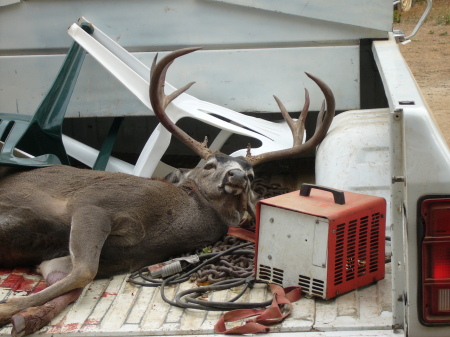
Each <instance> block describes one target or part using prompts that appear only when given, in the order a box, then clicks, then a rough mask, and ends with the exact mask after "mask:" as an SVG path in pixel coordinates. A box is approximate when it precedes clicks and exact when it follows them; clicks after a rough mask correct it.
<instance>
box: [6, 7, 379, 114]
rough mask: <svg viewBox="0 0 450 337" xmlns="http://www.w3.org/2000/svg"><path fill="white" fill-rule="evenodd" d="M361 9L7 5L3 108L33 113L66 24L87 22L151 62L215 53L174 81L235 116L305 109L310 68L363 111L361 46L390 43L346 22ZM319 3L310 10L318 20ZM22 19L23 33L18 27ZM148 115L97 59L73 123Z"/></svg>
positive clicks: (185, 64) (79, 91)
mask: <svg viewBox="0 0 450 337" xmlns="http://www.w3.org/2000/svg"><path fill="white" fill-rule="evenodd" d="M319 2H320V3H321V4H320V6H329V2H328V1H324V0H320V1H319V0H318V1H315V2H314V3H317V4H318V5H317V6H319ZM357 3H359V2H358V1H357V0H352V1H349V2H347V3H346V4H345V6H344V5H341V6H340V7H341V8H342V9H341V10H340V13H342V15H343V17H342V18H341V19H338V20H337V21H342V23H337V22H335V21H333V22H331V21H327V20H326V19H325V18H319V17H320V15H322V14H320V8H319V7H318V8H316V9H315V10H314V11H313V12H314V13H316V16H317V17H318V18H309V17H304V16H302V17H299V16H297V15H296V14H295V10H294V9H292V13H291V12H290V10H287V9H284V10H283V12H277V11H273V10H261V9H259V8H250V7H243V6H238V5H232V4H225V3H220V2H208V1H195V0H170V1H167V0H166V1H162V0H159V1H144V0H133V1H131V0H130V1H127V2H126V3H123V2H115V3H114V6H111V4H110V3H109V2H108V3H107V2H105V1H102V0H97V1H90V0H80V1H64V2H58V3H57V4H56V3H55V1H52V0H49V1H45V2H35V1H26V2H21V3H20V4H16V5H13V6H7V7H2V9H1V10H0V102H1V104H2V111H8V112H18V113H25V114H31V113H32V112H33V111H34V109H35V107H36V106H37V105H38V103H39V102H40V98H41V97H42V96H43V95H44V94H45V93H46V91H47V90H48V87H49V86H50V85H51V83H52V81H53V79H54V76H55V74H56V73H57V71H58V67H59V65H60V64H61V63H62V61H63V58H64V51H65V50H66V49H67V48H68V46H69V45H70V42H71V41H70V39H67V36H66V35H65V31H66V28H67V23H68V22H73V20H74V18H77V17H79V16H81V15H85V16H86V17H89V19H91V20H93V21H94V22H96V24H97V25H98V26H99V27H101V29H103V30H104V31H105V33H106V34H107V35H108V36H111V37H112V39H113V40H114V41H118V42H120V44H121V45H122V46H123V47H125V48H126V49H127V50H129V51H131V52H133V54H134V55H135V56H136V57H137V58H139V59H140V60H141V61H142V62H143V63H145V64H147V65H149V64H151V61H152V59H153V56H154V53H155V52H156V51H167V50H173V49H175V48H178V47H182V46H193V45H196V46H197V45H201V46H205V50H207V51H205V52H202V53H200V55H197V56H196V57H195V58H191V57H186V58H183V59H182V60H180V61H179V62H177V63H178V64H179V66H176V65H174V67H173V70H174V72H172V74H169V78H168V80H169V82H170V83H172V84H173V85H175V86H177V87H180V85H181V84H184V83H186V81H191V80H195V81H197V85H195V86H194V87H193V88H192V91H191V93H192V94H193V95H194V96H196V97H200V98H202V99H204V100H206V101H209V102H214V103H216V104H218V105H221V106H225V107H228V108H231V109H233V110H235V111H240V112H242V111H256V112H259V111H260V112H276V111H278V108H277V106H276V104H275V102H274V101H273V99H272V95H273V94H276V95H278V96H280V98H282V99H283V101H284V102H286V106H287V108H288V110H289V111H298V110H299V109H300V107H299V106H298V96H299V93H301V92H302V89H303V87H304V86H305V85H307V86H308V87H310V86H309V84H308V83H309V80H307V79H306V77H305V75H304V74H303V72H304V71H309V72H312V73H314V74H315V75H316V76H318V77H320V78H323V79H327V83H328V84H329V85H330V87H331V88H332V89H333V90H334V91H335V94H336V97H337V100H336V102H337V109H338V110H348V109H357V108H359V101H360V100H359V66H358V65H359V48H358V41H359V39H361V38H383V37H386V36H387V30H374V29H372V28H363V27H361V26H359V27H358V26H356V25H354V23H353V22H348V23H344V22H346V20H347V21H348V20H350V21H351V17H357V16H356V15H353V14H352V13H353V12H354V10H355V6H354V5H355V4H357ZM366 3H367V5H370V6H369V7H367V6H357V7H361V8H373V7H378V9H377V10H374V11H373V12H371V13H370V15H369V14H368V13H369V12H367V13H365V15H366V16H367V17H370V18H372V17H375V16H376V15H378V14H376V13H378V12H379V13H383V12H384V11H385V7H386V4H387V3H388V0H370V1H366ZM277 4H280V5H282V4H283V2H281V1H277ZM286 4H288V1H286ZM314 6H316V5H314ZM314 6H312V5H311V4H310V5H309V6H308V9H307V11H308V13H310V14H311V15H313V14H314V13H313V12H311V10H312V9H313V8H314ZM106 7H107V8H108V10H105V8H106ZM317 11H318V12H317ZM358 11H359V9H358ZM364 11H365V10H364ZM123 13H127V15H126V16H123ZM344 14H345V15H344ZM118 18H120V19H118ZM194 18H195V19H194ZM370 20H371V19H370ZM370 20H369V19H368V20H367V21H368V22H369V21H370ZM375 21H376V20H375ZM17 22H20V29H13V28H11V27H15V25H16V23H17ZM36 27H45V29H36ZM183 27H184V28H183ZM301 47H303V48H301ZM318 65H320V66H318ZM93 79H95V80H93ZM311 89H312V92H311V94H312V95H311V97H312V106H311V108H312V109H314V110H318V109H319V108H320V102H321V99H320V98H319V97H320V95H319V96H318V95H316V93H318V91H316V89H315V88H314V87H311ZM300 95H301V94H300ZM145 114H147V109H146V108H145V106H143V105H142V104H141V103H140V102H138V101H136V100H135V99H134V97H133V96H132V95H130V93H129V92H127V91H126V90H125V89H124V88H122V87H121V86H120V85H119V84H118V83H117V82H116V81H115V80H113V79H112V77H111V76H110V75H108V74H106V73H105V72H104V71H103V69H101V67H99V66H98V65H97V64H96V62H95V61H93V60H92V59H91V58H90V57H89V55H88V56H87V57H86V59H85V62H84V65H83V69H82V71H81V74H80V76H79V79H78V81H77V87H76V88H75V91H74V94H73V98H72V100H71V104H70V105H69V108H68V113H67V116H68V117H92V116H117V115H145Z"/></svg>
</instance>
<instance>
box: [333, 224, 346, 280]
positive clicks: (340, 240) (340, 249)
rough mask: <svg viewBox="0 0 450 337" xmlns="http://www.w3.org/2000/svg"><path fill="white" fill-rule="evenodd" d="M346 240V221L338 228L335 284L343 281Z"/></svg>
mask: <svg viewBox="0 0 450 337" xmlns="http://www.w3.org/2000/svg"><path fill="white" fill-rule="evenodd" d="M344 241H345V223H341V224H339V225H337V228H336V255H335V261H334V265H335V274H334V285H338V284H341V283H342V281H343V272H342V270H343V266H344Z"/></svg>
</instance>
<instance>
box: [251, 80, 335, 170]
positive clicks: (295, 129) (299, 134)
mask: <svg viewBox="0 0 450 337" xmlns="http://www.w3.org/2000/svg"><path fill="white" fill-rule="evenodd" d="M305 74H306V75H307V76H308V77H309V78H310V79H312V80H313V81H314V82H316V84H317V85H318V86H319V88H320V90H322V92H323V94H324V96H325V101H326V107H327V109H326V111H325V104H322V108H321V110H320V112H319V115H318V116H317V125H316V130H315V131H314V135H313V136H312V137H311V138H310V139H309V140H308V141H307V142H306V143H303V134H304V131H305V120H306V116H307V115H308V109H309V93H308V90H306V89H305V104H304V106H303V110H302V112H301V114H300V117H299V119H298V120H297V121H294V120H293V119H292V118H291V116H289V114H288V112H287V110H286V108H285V107H284V105H283V103H281V101H280V100H279V99H278V98H277V97H276V96H274V98H275V100H276V102H277V104H278V107H279V108H280V110H281V114H282V115H283V118H284V119H285V120H286V122H287V124H288V125H289V128H290V129H291V131H292V136H293V137H294V144H293V147H292V148H290V149H284V150H279V151H273V152H267V153H263V154H260V155H257V156H252V155H251V154H250V151H247V156H246V157H245V159H246V160H247V161H248V162H249V163H250V164H252V165H258V164H261V163H264V162H266V161H271V160H279V159H283V158H288V157H293V156H297V155H299V154H300V153H303V152H307V151H309V150H311V149H313V148H315V147H316V146H317V145H319V144H320V142H321V141H322V140H323V139H324V138H325V136H326V134H327V131H328V128H329V127H330V125H331V122H332V121H333V118H334V113H335V100H334V95H333V92H332V91H331V89H330V88H329V87H328V85H326V84H325V83H324V82H322V81H321V80H320V79H318V78H317V77H315V76H313V75H311V74H308V73H305Z"/></svg>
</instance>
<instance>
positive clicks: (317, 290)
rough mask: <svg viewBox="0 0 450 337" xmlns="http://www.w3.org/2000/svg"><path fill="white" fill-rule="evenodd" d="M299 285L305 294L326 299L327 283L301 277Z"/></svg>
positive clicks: (299, 277)
mask: <svg viewBox="0 0 450 337" xmlns="http://www.w3.org/2000/svg"><path fill="white" fill-rule="evenodd" d="M298 285H299V286H300V287H301V288H302V291H303V292H304V293H307V294H311V295H315V296H319V297H322V298H325V282H324V281H322V280H318V279H315V278H310V277H308V276H305V275H299V276H298Z"/></svg>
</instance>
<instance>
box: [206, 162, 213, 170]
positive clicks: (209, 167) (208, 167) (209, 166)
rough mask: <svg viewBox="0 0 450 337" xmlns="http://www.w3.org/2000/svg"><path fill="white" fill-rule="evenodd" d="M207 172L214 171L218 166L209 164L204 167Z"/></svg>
mask: <svg viewBox="0 0 450 337" xmlns="http://www.w3.org/2000/svg"><path fill="white" fill-rule="evenodd" d="M203 168H204V169H205V170H212V169H215V168H216V164H213V163H208V164H206V165H205V166H204V167H203Z"/></svg>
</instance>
